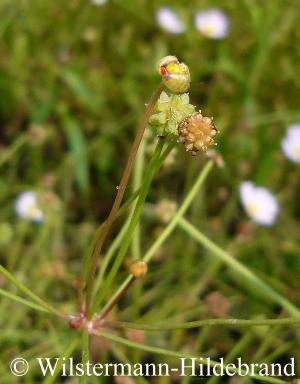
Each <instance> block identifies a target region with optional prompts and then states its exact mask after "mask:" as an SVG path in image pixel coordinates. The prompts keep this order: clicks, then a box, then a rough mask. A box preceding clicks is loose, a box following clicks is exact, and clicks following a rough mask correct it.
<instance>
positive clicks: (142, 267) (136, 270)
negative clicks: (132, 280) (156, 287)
mask: <svg viewBox="0 0 300 384" xmlns="http://www.w3.org/2000/svg"><path fill="white" fill-rule="evenodd" d="M147 271H148V266H147V263H145V262H144V261H142V260H137V261H135V262H134V263H132V264H131V266H130V273H131V274H132V275H133V276H134V277H142V276H144V275H145V274H146V273H147Z"/></svg>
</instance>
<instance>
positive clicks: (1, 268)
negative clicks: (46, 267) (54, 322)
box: [0, 265, 65, 319]
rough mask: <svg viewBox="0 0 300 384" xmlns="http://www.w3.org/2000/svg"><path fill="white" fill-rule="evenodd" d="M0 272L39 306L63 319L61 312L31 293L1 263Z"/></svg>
mask: <svg viewBox="0 0 300 384" xmlns="http://www.w3.org/2000/svg"><path fill="white" fill-rule="evenodd" d="M0 273H2V274H3V275H4V276H5V277H6V278H7V280H9V281H10V282H11V283H12V284H14V285H15V286H16V287H17V288H18V289H19V290H20V291H22V292H23V293H24V294H25V295H27V296H29V297H30V298H31V299H32V300H33V301H35V302H36V303H37V304H39V305H40V306H41V307H43V308H45V309H46V310H47V311H48V312H51V313H53V314H54V315H56V316H58V317H60V318H63V319H65V316H64V315H63V314H62V313H61V312H59V311H58V310H57V309H55V308H54V307H52V305H50V304H48V303H47V302H46V301H44V300H43V299H41V298H40V297H39V296H37V295H36V294H35V293H33V292H32V291H31V290H30V289H29V288H27V287H26V286H25V285H24V284H23V283H21V282H20V281H19V280H17V279H16V278H15V277H14V276H13V275H12V274H11V273H10V272H8V270H7V269H5V268H4V267H3V266H2V265H0Z"/></svg>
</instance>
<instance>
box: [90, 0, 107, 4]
mask: <svg viewBox="0 0 300 384" xmlns="http://www.w3.org/2000/svg"><path fill="white" fill-rule="evenodd" d="M91 1H92V3H93V4H94V5H104V4H105V3H106V2H107V0H91Z"/></svg>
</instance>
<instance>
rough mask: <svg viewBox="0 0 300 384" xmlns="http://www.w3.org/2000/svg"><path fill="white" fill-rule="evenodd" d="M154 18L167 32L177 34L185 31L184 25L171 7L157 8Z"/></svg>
mask: <svg viewBox="0 0 300 384" xmlns="http://www.w3.org/2000/svg"><path fill="white" fill-rule="evenodd" d="M156 20H157V23H158V24H159V25H160V26H161V28H163V29H164V30H166V31H167V32H170V33H175V34H179V33H182V32H184V31H185V25H184V24H183V22H182V21H181V20H180V18H179V17H178V16H177V14H176V13H175V12H174V11H173V10H172V9H171V8H167V7H162V8H159V9H158V11H157V12H156Z"/></svg>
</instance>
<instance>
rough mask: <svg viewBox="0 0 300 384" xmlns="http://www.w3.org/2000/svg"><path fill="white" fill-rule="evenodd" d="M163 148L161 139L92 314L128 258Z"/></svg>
mask: <svg viewBox="0 0 300 384" xmlns="http://www.w3.org/2000/svg"><path fill="white" fill-rule="evenodd" d="M163 146H164V140H163V139H159V140H158V142H157V146H156V148H155V150H154V154H153V157H152V159H151V161H150V164H149V168H148V170H147V172H146V174H145V178H144V182H143V186H142V188H141V192H140V195H139V199H138V201H137V204H136V207H135V211H134V213H133V215H132V217H131V221H130V224H129V227H128V231H127V234H126V236H125V238H124V241H123V243H122V246H121V248H120V250H119V252H118V254H117V256H116V259H115V261H114V264H113V266H112V268H111V270H110V271H109V274H108V276H107V278H106V280H105V282H104V284H103V286H102V289H101V291H100V293H99V295H98V297H97V298H96V300H95V304H94V305H93V309H92V311H91V312H92V313H93V312H94V311H95V310H96V308H97V307H98V306H99V305H100V303H101V302H102V300H103V299H104V297H105V295H106V292H107V290H108V289H109V287H110V285H111V283H112V281H113V279H114V278H115V276H116V274H117V272H118V270H119V267H120V265H121V263H122V261H123V259H124V257H125V256H126V253H127V250H128V247H129V245H130V242H131V239H132V235H133V233H134V230H135V228H136V225H137V223H138V220H139V218H140V215H141V212H142V208H143V206H144V203H145V200H146V197H147V194H148V191H149V188H150V184H151V181H152V179H153V177H154V174H155V171H156V169H157V164H158V163H159V160H160V153H161V151H162V149H163ZM89 315H91V313H89Z"/></svg>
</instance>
